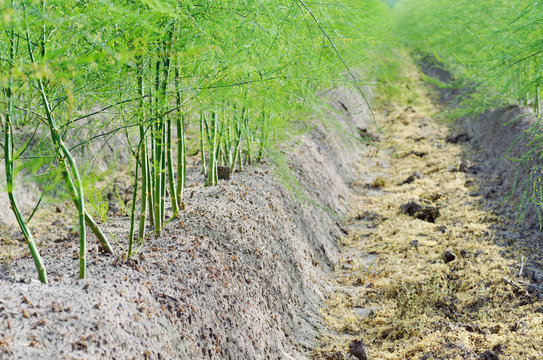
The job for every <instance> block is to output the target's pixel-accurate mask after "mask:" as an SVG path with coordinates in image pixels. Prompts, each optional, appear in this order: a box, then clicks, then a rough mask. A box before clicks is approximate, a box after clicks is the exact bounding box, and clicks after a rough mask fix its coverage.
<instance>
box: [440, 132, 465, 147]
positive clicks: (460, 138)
mask: <svg viewBox="0 0 543 360" xmlns="http://www.w3.org/2000/svg"><path fill="white" fill-rule="evenodd" d="M470 140H471V136H469V135H468V134H466V133H465V132H462V133H459V134H449V135H447V137H445V142H447V143H449V144H460V143H465V142H468V141H470Z"/></svg>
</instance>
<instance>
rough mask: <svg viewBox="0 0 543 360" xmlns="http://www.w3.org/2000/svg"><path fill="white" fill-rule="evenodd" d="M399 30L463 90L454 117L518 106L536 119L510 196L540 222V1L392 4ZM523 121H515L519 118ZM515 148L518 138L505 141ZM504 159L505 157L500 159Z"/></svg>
mask: <svg viewBox="0 0 543 360" xmlns="http://www.w3.org/2000/svg"><path fill="white" fill-rule="evenodd" d="M396 15H397V17H398V21H397V28H398V31H399V33H401V35H402V38H403V39H404V42H405V45H407V46H408V47H409V48H411V49H412V50H413V51H414V53H416V54H418V55H419V56H422V57H424V56H428V55H430V56H432V57H434V58H435V59H437V60H438V61H439V62H440V63H442V64H444V66H445V68H446V70H448V71H449V72H451V73H452V74H453V76H454V78H455V79H456V80H455V82H454V83H453V84H448V85H447V86H449V87H457V88H460V89H462V90H461V95H460V96H459V97H458V98H457V99H456V103H455V104H453V105H454V106H455V107H456V110H455V111H453V114H454V116H456V117H458V116H461V115H467V114H478V113H482V112H483V111H485V110H488V109H496V108H500V107H504V106H509V105H521V106H524V107H529V108H531V109H533V115H534V116H535V118H536V122H535V123H534V124H533V126H532V127H531V128H530V129H529V131H528V132H527V133H526V136H525V138H524V139H522V140H523V141H525V142H526V144H527V146H526V148H525V152H524V153H523V155H521V156H520V157H519V158H514V159H511V160H513V161H515V162H517V163H518V164H519V166H518V171H517V176H516V179H515V184H514V189H513V191H512V193H511V195H512V196H514V197H515V198H517V199H518V200H519V201H518V210H519V212H520V214H521V216H523V215H525V213H526V210H527V209H528V208H535V210H536V212H537V214H538V215H539V219H540V224H543V222H542V220H543V217H542V215H543V187H542V185H541V184H542V183H541V175H542V174H543V168H542V166H541V158H542V154H543V137H542V136H541V133H542V132H541V130H542V128H541V123H540V120H541V115H542V111H541V103H542V101H541V86H542V84H543V50H542V49H543V48H542V44H543V42H542V39H543V37H542V35H541V34H542V31H543V22H542V21H541V19H543V4H542V3H541V2H539V1H530V0H515V1H506V0H490V1H482V0H454V1H453V0H405V1H402V2H399V3H398V4H397V5H396ZM519 120H520V119H519ZM510 140H511V145H512V146H513V145H514V144H515V142H516V141H519V140H521V139H510ZM504 156H507V154H504Z"/></svg>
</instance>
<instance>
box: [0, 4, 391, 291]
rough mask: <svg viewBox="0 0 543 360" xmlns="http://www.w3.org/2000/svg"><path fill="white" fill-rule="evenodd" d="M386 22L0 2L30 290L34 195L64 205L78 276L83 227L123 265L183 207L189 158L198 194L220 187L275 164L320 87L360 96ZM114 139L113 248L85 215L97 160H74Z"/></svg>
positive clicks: (5, 144) (12, 161)
mask: <svg viewBox="0 0 543 360" xmlns="http://www.w3.org/2000/svg"><path fill="white" fill-rule="evenodd" d="M388 15H389V9H388V8H387V7H386V6H385V5H383V3H382V2H381V1H379V0H363V1H355V0H341V1H337V2H334V3H330V4H328V3H314V2H307V1H303V0H277V1H264V0H249V1H248V0H231V1H211V0H193V1H180V0H142V1H124V0H123V1H109V0H100V1H87V0H78V1H76V0H74V1H59V0H0V18H1V19H2V21H1V24H0V28H1V30H2V31H1V32H0V88H1V95H0V107H1V111H0V114H1V115H0V117H1V120H2V130H3V135H4V136H3V141H2V143H1V147H2V150H3V157H4V164H5V174H6V183H5V187H4V188H5V191H7V193H8V194H9V199H10V203H11V208H12V210H13V212H14V214H15V216H16V219H17V222H18V224H19V226H20V229H21V231H22V233H23V234H24V238H25V239H26V242H27V244H28V248H29V250H30V253H31V254H32V257H33V259H34V262H35V265H36V268H37V271H38V274H39V279H40V280H41V281H42V282H44V283H46V282H47V271H46V265H45V264H44V262H43V260H42V258H41V257H40V252H39V249H38V246H37V245H38V244H39V243H40V241H39V239H37V240H35V239H34V235H36V234H32V232H31V231H30V227H29V222H30V221H31V219H32V217H33V215H34V214H35V210H36V209H37V208H38V207H41V206H46V205H47V204H46V203H47V202H48V201H47V200H46V201H43V202H42V201H41V200H42V199H54V198H57V199H58V201H61V199H62V194H63V193H64V194H66V195H67V196H69V197H70V198H71V199H72V200H73V204H74V206H75V207H76V209H77V214H78V219H77V223H78V231H79V238H80V240H79V241H80V244H79V246H80V251H79V277H80V278H84V277H85V276H86V266H87V265H86V257H87V255H86V253H87V229H90V231H92V233H93V234H94V235H95V236H96V238H97V239H98V240H99V241H100V243H101V246H102V248H103V249H105V251H107V252H110V253H113V252H114V251H119V250H120V251H123V252H125V253H126V255H127V257H130V256H131V255H133V254H134V253H136V252H137V251H139V249H140V248H141V246H142V244H143V241H144V240H145V239H146V238H148V234H147V232H149V231H151V232H153V233H154V234H155V235H156V236H160V235H161V230H162V228H163V226H164V225H165V222H166V219H167V218H169V217H172V216H173V217H175V216H176V215H177V214H178V213H179V212H181V211H183V209H184V203H183V189H184V187H185V185H186V170H187V157H190V156H199V158H200V160H201V161H200V162H201V171H202V172H203V173H204V174H205V186H213V185H216V184H217V182H218V177H219V170H220V171H222V172H224V171H227V172H233V171H234V170H238V169H240V170H241V169H243V166H244V165H247V164H251V163H257V162H259V161H261V160H262V159H264V158H266V157H267V158H269V159H271V160H274V161H276V160H277V159H276V157H277V156H278V155H277V154H279V153H280V151H278V147H279V146H283V145H284V144H285V143H288V141H289V139H291V138H292V135H294V134H296V133H299V132H300V131H303V130H304V129H305V128H306V126H305V125H304V119H308V118H309V117H310V115H311V116H313V115H312V114H315V113H316V112H318V110H319V109H320V110H322V109H324V108H325V107H324V106H323V103H322V100H321V99H319V98H318V96H317V95H316V94H317V93H318V91H319V90H322V89H327V88H330V87H333V86H337V85H340V84H341V85H343V86H347V87H354V88H356V89H357V90H359V91H361V87H360V83H361V82H363V81H364V79H358V81H357V80H356V79H355V78H354V74H355V71H354V69H356V70H359V69H361V68H364V69H365V71H366V73H365V77H364V78H368V79H370V78H374V77H375V73H374V71H377V70H376V69H378V68H379V66H378V61H377V60H376V59H377V58H378V56H377V55H376V54H377V53H378V50H379V48H380V47H382V46H383V42H384V40H383V39H384V38H386V37H388V36H389V34H388V33H389V31H390V23H389V21H388V20H387V19H389V16H388ZM119 135H123V136H125V137H126V144H127V145H126V149H124V151H126V152H128V153H129V154H130V155H131V156H132V158H133V160H132V163H133V166H132V167H131V172H132V174H133V186H134V188H133V189H134V191H133V198H132V201H131V202H130V203H129V205H130V214H129V215H130V222H131V223H130V224H131V226H130V234H129V238H128V239H127V241H126V243H120V244H119V245H121V249H116V247H117V246H112V244H111V243H110V240H109V239H108V236H107V234H105V233H104V232H103V231H102V230H101V229H100V224H99V223H98V222H97V221H96V220H95V219H94V217H96V215H97V214H96V213H95V212H93V210H92V208H91V207H89V206H88V194H86V192H85V189H89V188H92V186H90V187H89V183H88V181H89V180H88V179H89V178H92V179H96V176H99V174H96V173H93V172H92V171H91V170H89V167H88V166H87V164H85V161H86V159H87V158H88V157H90V156H94V155H95V154H88V153H84V154H85V155H84V156H81V154H82V152H83V151H84V150H85V149H89V148H92V147H90V145H92V143H93V142H95V141H98V140H101V141H102V140H103V139H110V138H112V137H113V136H119ZM86 151H88V150H86ZM19 172H22V173H25V174H26V175H27V176H28V175H31V177H32V180H33V181H35V182H37V183H39V184H40V185H41V187H42V189H43V194H42V196H41V197H40V201H39V202H38V203H37V204H36V206H35V209H34V211H31V212H28V213H27V212H26V211H22V210H21V209H20V207H19V206H18V201H17V197H16V196H15V193H14V188H15V187H16V186H17V182H18V179H20V178H21V176H18V175H17V174H18V173H19ZM57 180H60V183H62V184H63V190H61V189H60V188H59V187H58V183H59V181H57ZM51 184H52V185H51ZM51 194H53V195H54V196H53V195H51ZM49 202H50V200H49ZM166 204H168V206H167V205H166ZM169 207H171V209H172V213H171V214H168V215H167V214H166V212H167V209H168V208H169ZM37 236H38V237H39V234H37Z"/></svg>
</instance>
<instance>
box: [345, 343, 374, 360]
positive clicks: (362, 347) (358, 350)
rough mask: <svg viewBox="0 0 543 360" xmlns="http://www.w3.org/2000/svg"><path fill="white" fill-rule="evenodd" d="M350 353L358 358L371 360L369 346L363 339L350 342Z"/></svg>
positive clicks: (359, 359)
mask: <svg viewBox="0 0 543 360" xmlns="http://www.w3.org/2000/svg"><path fill="white" fill-rule="evenodd" d="M349 354H351V355H352V356H354V357H355V358H356V359H358V360H369V359H370V356H369V354H368V348H367V347H366V344H364V342H363V341H362V340H354V341H353V342H351V343H350V344H349Z"/></svg>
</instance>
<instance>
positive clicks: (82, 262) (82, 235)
mask: <svg viewBox="0 0 543 360" xmlns="http://www.w3.org/2000/svg"><path fill="white" fill-rule="evenodd" d="M24 9H25V12H24V14H25V25H26V40H27V47H28V53H29V56H30V60H31V62H32V64H33V65H36V62H35V59H34V53H33V50H32V44H31V40H30V31H29V29H28V23H27V22H26V8H24ZM38 92H39V94H40V97H41V100H42V105H43V107H44V110H45V114H46V118H47V123H48V127H49V130H50V133H51V138H52V139H53V142H54V143H55V145H56V146H58V149H60V151H61V152H62V156H63V157H64V158H66V159H67V161H68V165H69V166H70V170H71V172H72V174H73V176H74V177H75V179H76V183H77V187H76V191H77V211H78V213H79V216H78V217H79V278H80V279H84V278H85V276H86V264H87V236H86V227H85V200H84V196H83V183H82V181H81V177H80V176H79V171H78V169H77V165H76V163H75V160H74V158H73V157H72V154H71V153H70V151H69V150H68V148H67V147H66V145H65V144H64V142H63V141H62V138H61V137H60V133H59V128H58V126H57V124H56V121H55V119H54V117H53V114H52V110H51V106H50V105H49V99H48V98H47V94H46V91H45V87H44V85H43V81H42V79H41V78H39V79H38Z"/></svg>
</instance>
